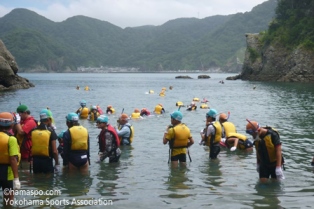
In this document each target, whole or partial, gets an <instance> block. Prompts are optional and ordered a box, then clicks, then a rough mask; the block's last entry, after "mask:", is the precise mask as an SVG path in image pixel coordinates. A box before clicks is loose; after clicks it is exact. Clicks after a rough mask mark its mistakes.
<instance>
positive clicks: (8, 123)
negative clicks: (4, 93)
mask: <svg viewBox="0 0 314 209" xmlns="http://www.w3.org/2000/svg"><path fill="white" fill-rule="evenodd" d="M13 124H14V120H13V115H12V113H9V112H2V113H0V129H1V130H10V129H11V128H12V125H13Z"/></svg>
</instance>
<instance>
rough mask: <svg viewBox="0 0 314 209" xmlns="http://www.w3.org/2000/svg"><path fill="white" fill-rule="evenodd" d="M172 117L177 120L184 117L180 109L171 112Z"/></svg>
mask: <svg viewBox="0 0 314 209" xmlns="http://www.w3.org/2000/svg"><path fill="white" fill-rule="evenodd" d="M170 116H171V118H173V119H175V120H177V121H181V120H182V118H183V115H182V113H181V112H180V111H174V112H173V113H171V114H170Z"/></svg>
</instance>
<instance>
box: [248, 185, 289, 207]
mask: <svg viewBox="0 0 314 209" xmlns="http://www.w3.org/2000/svg"><path fill="white" fill-rule="evenodd" d="M281 186H282V185H281V183H280V182H269V183H259V182H258V183H257V184H256V186H255V189H256V195H257V196H258V198H256V199H255V200H254V204H253V206H254V208H277V209H281V208H284V207H282V206H281V201H280V200H279V199H278V195H281V193H282V191H283V189H282V188H281Z"/></svg>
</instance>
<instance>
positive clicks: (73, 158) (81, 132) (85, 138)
mask: <svg viewBox="0 0 314 209" xmlns="http://www.w3.org/2000/svg"><path fill="white" fill-rule="evenodd" d="M78 121H79V116H78V115H77V114H76V113H73V112H72V113H69V114H68V115H67V116H66V125H67V126H68V129H67V130H66V131H65V132H64V134H63V145H64V148H63V166H65V167H68V169H69V170H70V171H77V170H79V171H80V172H84V173H85V172H87V171H88V167H89V163H90V160H89V156H90V152H89V134H88V131H87V129H86V128H84V127H83V126H81V125H80V124H79V122H78Z"/></svg>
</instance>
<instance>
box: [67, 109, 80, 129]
mask: <svg viewBox="0 0 314 209" xmlns="http://www.w3.org/2000/svg"><path fill="white" fill-rule="evenodd" d="M65 119H66V123H67V126H68V127H72V126H75V125H79V122H78V121H79V116H78V114H76V113H74V112H71V113H69V114H68V115H67V116H66V117H65Z"/></svg>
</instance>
